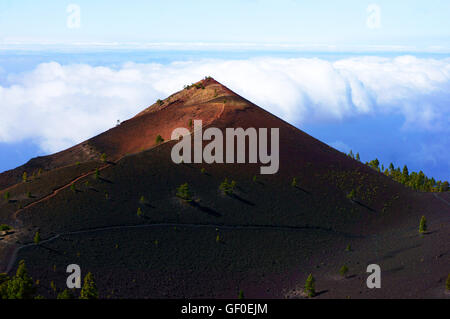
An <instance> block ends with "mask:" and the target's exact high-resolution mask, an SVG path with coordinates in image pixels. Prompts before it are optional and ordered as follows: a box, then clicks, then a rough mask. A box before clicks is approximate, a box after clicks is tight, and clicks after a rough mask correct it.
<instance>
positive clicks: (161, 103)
mask: <svg viewBox="0 0 450 319" xmlns="http://www.w3.org/2000/svg"><path fill="white" fill-rule="evenodd" d="M156 103H158V105H159V106H161V105H163V104H164V101H162V100H160V99H158V101H156Z"/></svg>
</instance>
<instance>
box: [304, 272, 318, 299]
mask: <svg viewBox="0 0 450 319" xmlns="http://www.w3.org/2000/svg"><path fill="white" fill-rule="evenodd" d="M305 293H306V295H307V296H308V297H314V296H315V295H316V280H315V279H314V277H313V275H312V274H309V276H308V278H307V279H306V283H305Z"/></svg>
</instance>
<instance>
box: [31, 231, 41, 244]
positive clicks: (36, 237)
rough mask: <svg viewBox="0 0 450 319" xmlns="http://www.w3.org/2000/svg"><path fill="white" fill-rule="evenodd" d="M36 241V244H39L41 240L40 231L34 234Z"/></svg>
mask: <svg viewBox="0 0 450 319" xmlns="http://www.w3.org/2000/svg"><path fill="white" fill-rule="evenodd" d="M33 240H34V243H35V244H36V245H39V243H40V242H41V235H40V234H39V232H38V231H37V232H36V234H34V239H33Z"/></svg>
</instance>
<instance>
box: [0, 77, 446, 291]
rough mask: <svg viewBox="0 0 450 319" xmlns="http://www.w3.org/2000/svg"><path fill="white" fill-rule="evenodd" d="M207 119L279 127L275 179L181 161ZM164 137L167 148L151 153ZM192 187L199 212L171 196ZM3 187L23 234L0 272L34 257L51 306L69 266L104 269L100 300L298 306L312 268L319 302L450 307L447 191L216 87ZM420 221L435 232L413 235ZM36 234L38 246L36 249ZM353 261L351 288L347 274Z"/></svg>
mask: <svg viewBox="0 0 450 319" xmlns="http://www.w3.org/2000/svg"><path fill="white" fill-rule="evenodd" d="M200 119H201V120H203V125H204V126H214V127H217V128H219V129H222V130H225V129H226V128H229V127H231V128H237V127H242V128H250V127H254V128H279V130H280V169H279V172H278V173H277V174H274V175H259V169H260V166H261V165H262V164H212V165H207V164H189V163H183V164H179V165H177V164H174V163H173V162H172V160H171V157H170V153H171V149H172V147H173V145H175V143H176V142H177V141H175V140H170V138H171V133H172V131H173V130H174V129H175V128H178V127H188V123H189V121H190V120H200ZM158 135H161V136H162V137H163V138H164V140H165V142H164V143H161V144H156V137H157V136H158ZM187 138H190V137H187ZM102 153H105V154H106V155H107V162H108V163H103V162H101V161H100V155H101V154H102ZM76 162H80V163H78V164H76ZM39 168H43V169H44V170H45V171H44V173H42V174H41V175H39V176H37V175H36V176H35V178H34V179H33V180H30V181H28V182H26V183H22V182H20V183H19V181H20V178H21V175H22V172H23V171H24V170H26V171H27V172H29V173H31V172H33V171H35V170H38V169H39ZM96 168H99V176H98V178H96V177H95V173H94V172H95V169H96ZM254 176H256V180H254ZM294 177H295V178H296V179H297V181H298V185H297V186H296V187H293V186H292V185H291V184H292V183H291V182H292V179H293V178H294ZM225 178H228V179H229V180H234V181H236V183H237V186H236V188H235V190H234V193H233V194H232V195H224V194H223V193H222V192H221V191H220V189H219V185H220V184H221V183H222V182H223V181H224V179H225ZM186 182H187V183H188V184H189V188H190V190H191V192H192V194H193V197H194V201H193V202H192V203H186V202H184V201H182V200H180V199H179V198H177V197H176V190H177V187H178V186H180V185H181V184H183V183H186ZM72 184H73V185H74V186H73V187H72V186H71V185H72ZM0 185H1V186H0V189H3V190H2V191H0V196H2V197H3V194H4V192H5V188H6V187H8V191H9V192H10V194H11V200H10V201H9V202H5V201H3V202H1V203H0V223H3V222H8V223H11V224H13V225H14V226H15V227H16V231H17V232H16V235H15V237H14V240H12V237H6V238H4V239H3V240H0V255H1V259H0V267H2V268H3V270H8V271H14V268H15V267H16V266H17V260H19V259H25V260H26V262H27V266H28V268H29V271H30V273H31V275H32V276H33V278H34V279H39V281H40V287H39V292H40V293H41V294H43V295H44V296H47V297H50V298H52V297H55V296H56V294H55V292H54V291H53V290H52V289H51V288H50V282H51V281H54V282H55V283H56V285H57V287H58V289H63V288H64V283H65V278H66V273H65V267H66V266H67V265H68V264H72V263H78V264H80V265H82V271H84V272H87V271H91V272H92V273H93V274H94V276H95V278H96V280H97V285H98V287H99V290H100V296H101V297H102V298H143V297H144V298H147V297H148V298H184V297H193V298H205V297H214V298H234V297H236V296H237V293H238V291H239V290H240V289H242V290H244V292H245V295H246V296H247V297H250V298H251V297H255V298H256V297H258V298H298V297H301V296H302V291H301V290H302V286H303V284H304V281H305V278H306V277H307V276H308V274H309V273H313V274H314V276H315V277H316V280H317V288H318V292H319V295H318V298H347V297H351V298H446V297H448V295H446V293H445V278H446V277H447V275H448V273H449V270H450V267H449V266H450V258H449V248H450V247H449V245H448V243H449V242H450V241H449V239H450V238H449V216H450V196H449V194H426V193H418V192H414V191H412V190H410V189H407V188H405V187H404V186H403V185H401V184H398V183H396V182H395V181H393V180H391V179H390V178H389V177H386V176H385V175H383V174H380V173H378V172H376V171H374V170H372V169H371V168H369V167H367V166H366V165H364V164H362V163H360V162H358V161H355V160H353V159H351V158H349V157H348V156H346V155H345V154H342V153H341V152H338V151H336V150H335V149H333V148H331V147H329V146H327V145H326V144H324V143H322V142H320V141H318V140H316V139H314V138H313V137H311V136H309V135H308V134H306V133H304V132H302V131H300V130H298V129H297V128H295V127H293V126H291V125H290V124H288V123H286V122H284V121H282V120H280V119H279V118H277V117H275V116H273V115H272V114H270V113H268V112H266V111H264V110H263V109H261V108H259V107H258V106H256V105H254V104H253V103H251V102H249V101H247V100H245V99H244V98H242V97H240V96H238V95H237V94H235V93H233V92H232V91H230V90H229V89H227V88H225V87H224V86H222V85H221V84H219V83H218V82H216V81H215V80H213V79H205V80H203V81H201V82H198V83H197V86H192V87H190V88H188V89H185V90H183V91H180V92H178V93H176V94H174V95H172V96H170V97H169V98H167V99H165V100H164V101H161V102H158V103H156V104H154V105H152V106H151V107H149V108H148V109H146V110H144V111H143V112H141V113H140V114H138V115H136V116H135V117H134V118H132V119H130V120H128V121H125V122H123V123H122V124H121V125H120V126H118V127H115V128H113V129H111V130H109V131H107V132H105V133H103V134H100V135H98V136H96V137H94V138H92V139H90V140H88V141H86V142H84V143H81V144H79V145H77V146H74V147H73V148H71V149H69V150H66V151H63V152H60V153H58V154H54V155H50V156H48V157H44V158H39V159H33V160H31V161H30V162H29V163H27V164H26V165H25V166H24V167H20V168H17V169H16V170H12V171H9V172H6V173H4V174H1V175H0ZM351 191H354V192H355V194H356V197H355V198H354V199H353V200H350V199H349V198H348V196H347V195H348V194H349V193H350V192H351ZM28 192H30V193H31V194H32V197H31V198H30V197H29V196H26V195H25V194H27V193H28ZM138 208H140V209H141V211H142V212H143V216H141V217H138V216H137V210H138ZM422 215H425V216H426V217H427V220H428V224H429V232H428V233H427V234H425V235H419V234H418V225H419V220H420V217H421V216H422ZM37 230H39V232H40V234H41V238H42V239H43V241H42V243H41V244H40V245H39V246H36V245H33V244H30V243H31V242H32V237H33V235H34V233H35V232H36V231H37ZM347 245H351V247H352V249H351V251H346V249H345V248H346V247H347ZM11 247H13V248H14V249H12V248H11ZM14 252H15V253H14ZM15 255H17V259H16V258H12V256H15ZM373 263H375V264H379V265H380V266H381V268H382V274H383V275H382V278H383V281H382V288H381V289H376V290H370V289H368V288H367V287H366V286H365V280H366V278H367V274H366V267H367V265H369V264H373ZM344 264H345V265H347V266H348V267H349V269H350V271H349V274H348V276H347V278H341V277H340V276H339V274H338V270H339V268H340V267H342V266H343V265H344ZM8 265H9V267H8Z"/></svg>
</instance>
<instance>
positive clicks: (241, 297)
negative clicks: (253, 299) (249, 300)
mask: <svg viewBox="0 0 450 319" xmlns="http://www.w3.org/2000/svg"><path fill="white" fill-rule="evenodd" d="M238 299H245V296H244V291H243V290H239V295H238Z"/></svg>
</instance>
